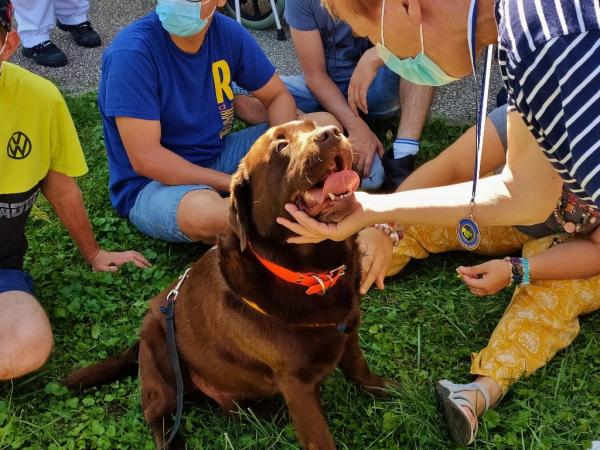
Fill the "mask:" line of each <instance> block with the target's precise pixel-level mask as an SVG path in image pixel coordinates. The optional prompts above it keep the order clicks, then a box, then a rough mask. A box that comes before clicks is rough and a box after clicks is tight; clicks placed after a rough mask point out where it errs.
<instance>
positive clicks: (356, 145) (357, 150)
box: [348, 118, 383, 178]
mask: <svg viewBox="0 0 600 450" xmlns="http://www.w3.org/2000/svg"><path fill="white" fill-rule="evenodd" d="M348 140H349V141H350V144H351V145H352V155H353V162H354V166H355V167H356V171H357V172H358V175H359V176H360V177H361V178H364V177H368V176H369V175H370V174H371V165H372V164H373V158H374V157H375V153H379V155H380V156H383V144H382V143H381V141H380V140H379V138H378V137H377V136H376V135H375V133H373V132H372V131H371V129H370V128H369V126H368V125H367V124H366V123H365V121H364V120H362V119H361V118H357V119H356V121H355V123H354V125H353V126H352V127H350V128H348Z"/></svg>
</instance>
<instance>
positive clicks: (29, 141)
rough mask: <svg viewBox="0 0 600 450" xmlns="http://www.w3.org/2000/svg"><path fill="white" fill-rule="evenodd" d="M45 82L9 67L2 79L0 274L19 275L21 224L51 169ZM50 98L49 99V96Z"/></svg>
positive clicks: (22, 243)
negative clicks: (4, 271)
mask: <svg viewBox="0 0 600 450" xmlns="http://www.w3.org/2000/svg"><path fill="white" fill-rule="evenodd" d="M53 91H55V88H54V86H52V85H51V83H50V82H48V81H47V80H44V79H42V78H41V77H38V76H37V75H34V74H32V73H30V72H28V71H26V70H25V69H22V68H20V67H18V66H15V65H12V64H10V63H6V62H5V63H4V64H3V66H2V72H1V74H0V117H1V120H0V269H21V268H22V265H23V256H24V255H25V251H26V249H27V243H26V240H25V224H26V222H27V218H28V216H29V213H30V211H31V207H32V206H33V203H34V201H35V198H36V195H37V193H38V190H39V184H40V182H41V180H42V179H43V178H44V177H45V176H46V174H47V173H48V169H49V167H50V157H51V153H50V145H51V142H50V141H51V139H52V137H51V135H50V132H49V130H50V129H51V121H52V117H51V114H52V112H53V111H52V108H51V107H50V105H49V104H47V103H48V95H46V94H47V93H48V92H52V93H53V94H54V92H53ZM50 97H52V96H50Z"/></svg>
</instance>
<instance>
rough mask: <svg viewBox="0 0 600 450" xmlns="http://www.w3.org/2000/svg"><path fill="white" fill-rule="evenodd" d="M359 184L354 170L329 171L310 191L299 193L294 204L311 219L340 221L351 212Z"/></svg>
mask: <svg viewBox="0 0 600 450" xmlns="http://www.w3.org/2000/svg"><path fill="white" fill-rule="evenodd" d="M359 184H360V178H359V177H358V174H357V173H356V172H354V171H353V170H348V169H346V170H340V171H329V172H327V173H326V174H325V175H324V176H323V178H322V179H321V181H319V182H318V183H317V184H315V185H314V186H312V187H311V188H310V189H308V190H306V191H304V192H300V193H298V194H297V195H296V198H295V199H294V203H295V204H296V206H297V207H298V209H299V210H301V211H304V212H306V214H308V215H309V216H311V217H317V218H319V219H320V220H322V221H328V222H333V221H338V220H341V218H342V216H345V215H346V214H345V211H349V210H350V208H349V206H350V204H351V203H352V202H353V201H354V192H355V191H356V189H357V188H358V186H359Z"/></svg>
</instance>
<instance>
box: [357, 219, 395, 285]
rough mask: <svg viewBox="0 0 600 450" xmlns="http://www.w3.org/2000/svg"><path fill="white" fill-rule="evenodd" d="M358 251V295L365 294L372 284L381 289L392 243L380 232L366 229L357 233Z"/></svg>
mask: <svg viewBox="0 0 600 450" xmlns="http://www.w3.org/2000/svg"><path fill="white" fill-rule="evenodd" d="M358 249H359V251H360V255H361V257H360V266H361V282H360V293H361V294H363V295H364V294H366V293H367V292H368V290H369V288H370V287H371V286H372V284H373V283H375V286H377V288H378V289H383V288H384V287H385V286H384V283H383V280H384V279H385V274H386V272H387V270H388V267H389V265H390V261H391V260H392V252H393V249H394V243H393V242H392V240H391V239H390V238H389V237H388V236H387V235H386V234H385V233H384V232H382V231H381V230H378V229H377V228H375V227H368V228H365V229H364V230H362V231H361V232H360V233H358Z"/></svg>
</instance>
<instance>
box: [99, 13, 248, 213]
mask: <svg viewBox="0 0 600 450" xmlns="http://www.w3.org/2000/svg"><path fill="white" fill-rule="evenodd" d="M230 22H232V21H231V19H229V18H227V17H224V16H222V15H221V14H219V13H216V14H215V16H214V19H213V22H212V24H211V25H210V28H209V30H208V31H207V34H206V37H205V40H204V43H203V44H202V47H201V48H200V50H199V51H198V52H197V53H195V54H188V53H185V52H183V51H182V50H181V49H179V48H178V47H177V46H176V45H175V44H174V42H173V41H172V39H171V38H170V36H169V34H168V33H167V32H166V31H165V30H164V29H163V27H162V25H161V23H160V21H159V19H158V16H157V15H156V13H155V12H152V13H150V14H148V15H147V16H145V17H143V18H141V19H140V20H138V21H137V22H135V23H133V24H132V25H130V26H129V27H127V28H126V29H124V30H123V31H122V32H121V33H120V34H119V35H118V36H117V37H116V38H115V40H114V41H113V44H112V45H111V47H110V48H109V49H108V50H107V51H106V52H105V54H104V57H103V70H110V67H109V65H110V64H111V55H113V54H114V53H115V52H119V51H129V52H140V53H141V54H143V56H144V57H145V58H149V60H150V62H151V67H152V73H148V74H144V76H148V77H152V82H153V83H154V85H155V86H156V92H155V95H156V96H157V98H158V102H159V110H160V118H159V119H158V120H160V127H161V145H162V146H164V147H165V148H167V149H169V150H171V151H173V152H174V153H176V154H177V155H179V156H181V157H182V158H184V159H186V160H187V161H189V162H192V163H194V164H197V165H200V166H202V165H207V164H208V163H210V161H211V160H213V159H214V158H216V157H217V156H218V155H219V154H220V153H221V152H222V150H223V148H224V139H225V137H226V136H227V134H229V133H230V132H231V130H232V126H233V121H234V110H233V98H234V94H233V91H232V87H231V84H232V82H234V81H236V63H237V58H238V57H239V55H236V52H235V51H234V50H233V46H234V45H237V46H238V47H236V48H239V39H241V37H240V36H236V35H235V31H236V30H235V29H234V25H232V24H231V23H230ZM235 25H236V26H237V24H235ZM236 39H237V40H238V42H237V43H236V42H235V40H236ZM131 82H135V80H132V81H131ZM107 84H108V83H107V82H106V80H105V79H104V77H102V79H101V82H100V86H99V96H98V97H99V107H100V111H101V113H102V114H103V116H104V117H103V119H104V131H105V135H106V137H107V152H108V157H109V167H110V177H111V195H112V196H113V203H114V204H115V206H116V207H117V210H119V212H120V213H121V214H122V215H127V214H128V211H129V209H130V207H131V206H132V203H133V201H134V200H135V197H136V196H137V193H138V192H139V190H140V189H141V188H142V187H143V186H144V185H145V184H146V183H147V182H149V180H148V179H146V178H143V177H140V176H138V175H137V174H136V173H135V172H134V170H133V168H132V166H131V163H130V161H129V159H128V157H127V154H126V152H125V149H124V147H123V144H122V141H121V139H120V136H119V132H118V129H117V127H116V123H115V120H114V117H106V115H105V114H104V112H105V107H106V105H105V104H104V98H105V93H106V89H109V88H110V87H109V86H107ZM123 115H126V114H123Z"/></svg>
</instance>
